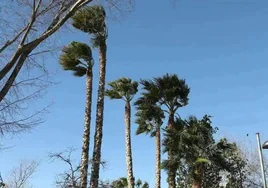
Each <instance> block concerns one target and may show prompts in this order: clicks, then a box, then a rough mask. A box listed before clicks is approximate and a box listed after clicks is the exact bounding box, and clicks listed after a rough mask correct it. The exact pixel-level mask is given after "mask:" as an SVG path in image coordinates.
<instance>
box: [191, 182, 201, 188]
mask: <svg viewBox="0 0 268 188" xmlns="http://www.w3.org/2000/svg"><path fill="white" fill-rule="evenodd" d="M192 188H201V184H200V183H199V182H193V185H192Z"/></svg>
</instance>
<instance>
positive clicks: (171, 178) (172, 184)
mask: <svg viewBox="0 0 268 188" xmlns="http://www.w3.org/2000/svg"><path fill="white" fill-rule="evenodd" d="M173 126H174V115H173V114H170V115H169V119H168V127H167V128H168V129H169V130H170V129H172V128H173ZM168 160H170V161H172V160H173V154H172V150H169V151H168ZM176 172H177V167H176V166H172V167H170V169H169V170H168V187H169V188H176Z"/></svg>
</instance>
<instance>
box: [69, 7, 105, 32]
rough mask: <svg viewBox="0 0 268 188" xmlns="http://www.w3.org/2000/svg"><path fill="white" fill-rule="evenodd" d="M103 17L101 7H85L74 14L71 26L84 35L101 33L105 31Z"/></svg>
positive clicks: (103, 11)
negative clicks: (84, 33)
mask: <svg viewBox="0 0 268 188" xmlns="http://www.w3.org/2000/svg"><path fill="white" fill-rule="evenodd" d="M105 17H106V13H105V10H104V8H103V6H99V5H94V6H87V7H85V8H82V9H80V10H79V11H77V12H76V13H75V15H74V16H73V17H72V25H73V26H74V27H75V28H77V29H79V30H82V31H83V32H86V33H90V34H98V33H103V32H105V29H106V25H105Z"/></svg>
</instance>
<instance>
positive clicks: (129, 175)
mask: <svg viewBox="0 0 268 188" xmlns="http://www.w3.org/2000/svg"><path fill="white" fill-rule="evenodd" d="M130 118H131V107H130V102H129V101H127V102H126V106H125V125H126V163H127V181H128V188H134V186H135V180H134V176H133V165H132V151H131V129H130V126H131V125H130Z"/></svg>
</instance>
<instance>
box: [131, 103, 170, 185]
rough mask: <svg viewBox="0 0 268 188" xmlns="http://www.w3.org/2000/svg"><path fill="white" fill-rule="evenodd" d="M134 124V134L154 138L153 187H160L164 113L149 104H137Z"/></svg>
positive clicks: (157, 107)
mask: <svg viewBox="0 0 268 188" xmlns="http://www.w3.org/2000/svg"><path fill="white" fill-rule="evenodd" d="M137 110H138V111H137V113H136V117H137V119H136V123H137V124H138V128H137V131H136V134H141V133H145V134H150V136H151V137H155V144H156V145H155V148H156V157H155V159H156V160H155V162H156V164H155V187H156V188H160V187H161V125H162V124H163V119H164V117H165V116H164V112H163V111H162V110H161V108H160V107H159V106H156V105H150V104H149V103H145V104H139V105H138V106H137Z"/></svg>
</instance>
